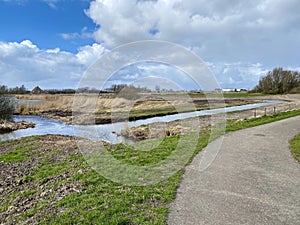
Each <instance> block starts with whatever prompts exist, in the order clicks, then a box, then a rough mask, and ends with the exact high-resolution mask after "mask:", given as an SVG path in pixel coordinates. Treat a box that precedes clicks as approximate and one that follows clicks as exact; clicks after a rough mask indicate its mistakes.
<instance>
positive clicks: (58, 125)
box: [0, 101, 281, 143]
mask: <svg viewBox="0 0 300 225" xmlns="http://www.w3.org/2000/svg"><path fill="white" fill-rule="evenodd" d="M278 103H281V102H280V101H266V102H262V103H255V104H248V105H242V106H233V107H228V108H226V109H224V108H221V109H211V110H201V111H197V112H190V113H180V114H174V115H168V116H160V117H153V118H149V119H143V120H137V121H132V122H130V124H129V125H130V127H134V126H139V125H143V124H144V125H146V124H151V123H154V122H171V121H175V120H179V119H187V118H192V117H197V116H207V115H213V114H217V113H224V112H234V111H241V110H246V109H254V108H258V107H263V106H268V105H274V104H278ZM14 120H15V121H16V122H18V121H31V122H33V123H35V124H36V126H35V128H28V129H23V130H17V131H13V132H10V133H6V134H1V135H0V140H9V139H17V138H21V137H27V136H32V135H44V134H61V135H71V136H78V137H86V138H90V139H91V140H103V141H108V142H111V143H120V142H122V141H124V140H125V139H124V137H122V136H119V135H117V134H118V133H120V132H121V130H122V129H124V128H125V127H126V126H128V124H126V123H124V122H121V123H112V124H101V125H68V124H65V123H62V122H59V121H57V120H53V119H47V118H43V117H40V116H14Z"/></svg>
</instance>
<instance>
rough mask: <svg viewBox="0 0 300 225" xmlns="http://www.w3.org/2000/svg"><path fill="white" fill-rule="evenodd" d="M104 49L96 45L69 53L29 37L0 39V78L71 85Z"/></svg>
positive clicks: (11, 81) (12, 83)
mask: <svg viewBox="0 0 300 225" xmlns="http://www.w3.org/2000/svg"><path fill="white" fill-rule="evenodd" d="M105 51H106V50H105V48H104V47H102V46H101V45H99V44H93V45H92V46H85V47H81V48H80V49H79V51H78V53H77V54H73V53H69V52H65V51H61V50H60V49H59V48H55V49H47V50H42V49H39V48H38V47H37V46H36V45H34V44H33V43H32V42H31V41H29V40H24V41H22V42H20V43H18V42H0V77H1V81H2V82H4V84H6V85H8V86H16V85H21V84H25V85H26V86H28V87H29V88H32V87H33V86H35V85H40V86H42V87H45V88H65V87H72V88H74V87H76V84H77V83H78V81H79V80H80V78H81V76H82V75H83V73H84V71H85V70H86V69H87V68H88V66H90V65H91V64H92V63H93V62H94V60H95V59H97V58H99V57H100V56H101V55H102V54H103V53H105Z"/></svg>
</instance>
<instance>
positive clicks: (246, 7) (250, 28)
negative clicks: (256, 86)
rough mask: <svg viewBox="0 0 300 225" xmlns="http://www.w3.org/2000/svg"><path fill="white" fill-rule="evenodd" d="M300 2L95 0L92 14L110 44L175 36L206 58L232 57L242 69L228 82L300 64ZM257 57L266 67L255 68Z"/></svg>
mask: <svg viewBox="0 0 300 225" xmlns="http://www.w3.org/2000/svg"><path fill="white" fill-rule="evenodd" d="M299 8H300V1H298V0H286V1H281V0H253V1H244V0H230V1H229V0H211V1H206V0H198V1H194V0H184V1H181V0H155V1H136V0H114V1H111V0H95V1H93V2H92V3H91V5H90V8H89V9H88V10H87V11H86V14H87V15H88V16H89V17H90V18H91V19H93V21H94V22H95V23H96V24H97V25H99V29H98V30H96V31H95V33H94V36H95V39H96V40H97V41H98V42H100V43H103V44H104V45H105V46H106V47H108V48H113V47H115V46H118V45H120V44H124V43H127V42H132V41H138V40H145V39H158V40H167V41H172V42H176V43H179V44H182V45H184V46H186V47H189V48H191V49H192V50H193V51H195V52H196V53H197V54H198V55H199V56H201V57H202V58H203V59H204V60H205V61H210V62H213V63H215V64H218V65H219V64H220V62H226V63H230V64H231V65H232V66H231V67H232V68H235V69H230V71H232V73H234V72H235V73H236V74H235V75H232V76H233V77H232V76H229V77H228V79H229V80H228V82H233V81H236V79H235V78H237V76H240V77H242V78H243V79H245V83H246V80H247V79H248V80H249V79H250V80H249V82H250V83H251V82H252V80H253V79H256V80H255V81H256V82H257V77H259V76H261V72H262V71H263V72H264V71H265V70H266V69H265V68H273V67H275V66H283V67H284V66H291V67H295V66H296V65H298V63H299V62H298V58H299V49H300V42H299V39H300V29H299V24H300V14H299V13H298V9H299ZM257 62H259V63H261V64H262V66H260V67H261V70H255V68H257V66H255V64H256V63H257ZM249 65H254V66H249ZM216 66H217V65H216ZM223 66H224V64H223ZM263 67H264V68H263ZM245 68H246V69H245ZM247 68H248V69H247ZM250 68H253V69H250ZM237 74H239V75H237ZM218 75H219V77H221V76H220V75H222V77H225V76H226V75H228V73H219V74H218ZM242 78H239V80H241V79H242ZM224 82H225V81H224ZM251 84H252V83H251ZM247 86H249V85H247Z"/></svg>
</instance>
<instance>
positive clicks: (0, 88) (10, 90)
mask: <svg viewBox="0 0 300 225" xmlns="http://www.w3.org/2000/svg"><path fill="white" fill-rule="evenodd" d="M26 93H27V90H26V88H25V86H24V85H22V86H20V87H14V88H8V87H7V86H5V85H1V86H0V94H2V95H3V94H26Z"/></svg>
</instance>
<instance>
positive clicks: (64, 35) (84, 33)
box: [60, 27, 94, 40]
mask: <svg viewBox="0 0 300 225" xmlns="http://www.w3.org/2000/svg"><path fill="white" fill-rule="evenodd" d="M60 36H61V37H62V38H63V39H65V40H72V39H78V38H79V39H87V38H93V37H94V35H93V33H91V32H89V31H88V28H87V27H84V28H82V30H81V32H80V33H76V32H74V33H61V34H60Z"/></svg>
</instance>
